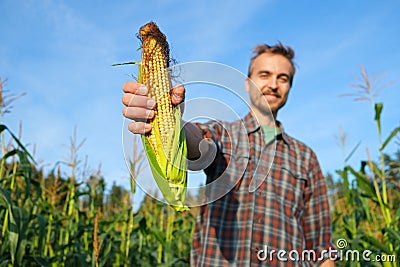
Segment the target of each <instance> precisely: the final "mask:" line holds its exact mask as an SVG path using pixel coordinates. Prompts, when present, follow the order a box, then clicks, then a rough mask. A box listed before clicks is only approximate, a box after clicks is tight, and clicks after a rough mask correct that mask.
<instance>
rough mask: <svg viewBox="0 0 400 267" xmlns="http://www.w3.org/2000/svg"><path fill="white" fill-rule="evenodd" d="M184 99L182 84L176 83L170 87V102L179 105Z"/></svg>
mask: <svg viewBox="0 0 400 267" xmlns="http://www.w3.org/2000/svg"><path fill="white" fill-rule="evenodd" d="M184 99H185V87H183V86H182V85H178V86H175V87H174V88H172V93H171V100H172V104H174V105H179V104H181V103H182V102H183V100H184Z"/></svg>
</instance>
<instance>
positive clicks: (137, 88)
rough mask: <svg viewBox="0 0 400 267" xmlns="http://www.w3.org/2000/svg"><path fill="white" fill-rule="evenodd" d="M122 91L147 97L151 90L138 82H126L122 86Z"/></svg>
mask: <svg viewBox="0 0 400 267" xmlns="http://www.w3.org/2000/svg"><path fill="white" fill-rule="evenodd" d="M122 91H124V92H125V93H130V94H136V95H143V96H147V94H148V93H149V90H148V89H147V87H146V86H144V85H143V84H140V83H137V82H126V83H124V85H123V86H122Z"/></svg>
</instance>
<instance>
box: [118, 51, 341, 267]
mask: <svg viewBox="0 0 400 267" xmlns="http://www.w3.org/2000/svg"><path fill="white" fill-rule="evenodd" d="M254 54H255V55H254V57H253V58H252V59H251V61H250V65H249V71H248V78H247V79H246V81H245V88H246V91H247V92H248V94H249V97H250V112H249V113H248V115H247V116H245V117H244V118H243V119H242V120H238V121H236V122H232V123H225V122H210V123H206V124H191V123H188V124H186V125H185V131H186V135H187V141H188V154H189V158H193V159H197V160H198V158H199V157H200V158H201V157H204V158H207V154H208V153H207V151H211V150H213V149H212V147H216V148H217V149H216V156H215V158H213V160H212V162H211V164H207V166H204V167H206V168H205V172H206V174H207V183H208V184H210V187H209V188H208V189H207V190H206V192H207V193H206V197H208V198H211V199H214V198H215V199H216V200H215V201H211V202H210V201H206V203H208V204H205V205H202V206H201V209H200V214H199V217H198V220H197V224H196V227H195V232H194V238H193V247H192V255H191V265H192V266H310V265H311V264H316V265H319V264H321V265H320V266H324V267H326V266H334V263H333V261H331V260H330V259H329V254H328V253H327V252H328V251H329V249H330V248H332V247H333V246H332V243H331V225H330V224H331V222H330V216H329V205H328V197H327V191H326V186H325V182H324V177H323V175H322V173H321V170H320V167H319V163H318V160H317V158H316V156H315V154H314V152H313V151H312V150H311V149H310V148H309V147H307V146H306V145H305V144H303V143H302V142H300V141H298V140H296V139H294V138H292V137H290V136H289V135H287V134H286V133H285V132H284V130H283V127H282V125H281V123H280V122H278V121H276V118H277V115H278V111H279V110H280V109H281V108H282V107H283V106H284V105H285V103H286V101H287V98H288V95H289V91H290V88H291V86H292V82H293V77H294V74H295V66H294V63H293V58H294V51H293V50H292V49H291V48H290V47H285V46H283V45H282V44H281V43H278V44H277V45H274V46H269V45H258V46H256V47H255V49H254ZM123 91H124V92H125V94H124V96H123V103H124V105H125V106H126V107H125V108H124V110H123V114H124V116H125V117H127V118H130V119H138V118H139V119H142V121H137V122H132V123H131V124H130V125H129V130H130V131H132V132H133V133H137V134H144V133H146V132H148V131H150V129H151V126H150V125H149V124H148V123H145V122H143V119H146V118H151V117H152V116H154V112H153V111H151V109H152V108H153V107H154V105H155V102H154V100H152V99H150V98H148V97H147V89H146V88H145V87H143V86H141V85H139V84H137V83H133V82H127V83H125V84H124V86H123ZM183 99H184V88H183V87H176V88H174V90H173V92H172V102H173V104H175V105H177V104H179V103H181V102H182V101H183ZM203 138H208V139H207V140H212V141H213V142H206V144H209V145H208V147H207V145H206V149H202V153H200V152H199V149H198V147H199V144H200V142H201V141H202V140H203ZM213 144H214V145H213ZM202 145H203V146H204V142H203V144H202ZM214 152H215V151H214ZM214 154H215V153H214ZM218 181H223V182H220V183H218ZM214 182H217V183H214ZM211 185H212V186H211ZM221 192H222V194H221Z"/></svg>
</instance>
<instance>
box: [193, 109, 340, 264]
mask: <svg viewBox="0 0 400 267" xmlns="http://www.w3.org/2000/svg"><path fill="white" fill-rule="evenodd" d="M198 125H199V126H200V128H202V129H203V132H204V135H205V137H208V138H212V139H213V140H214V142H215V143H216V144H217V149H218V150H217V156H216V158H215V160H214V162H213V163H212V164H211V165H210V166H209V167H207V169H205V173H206V174H207V186H206V190H205V191H206V192H205V196H204V201H206V202H204V203H206V204H205V205H202V206H201V208H200V213H199V216H198V218H197V223H196V227H195V232H194V237H193V246H192V253H191V266H213V267H216V266H310V265H311V264H313V262H312V261H310V262H309V261H301V259H302V255H303V254H304V255H305V259H307V255H313V254H307V253H303V251H304V250H312V252H310V253H313V252H315V253H316V254H315V255H316V257H317V258H318V257H319V256H320V253H321V251H322V250H324V249H329V248H330V247H333V246H332V244H331V221H330V214H329V212H330V211H329V205H328V197H327V190H326V186H325V182H324V177H323V175H322V173H321V170H320V166H319V163H318V160H317V158H316V155H315V154H314V152H313V151H312V150H311V149H310V148H309V147H307V146H306V145H305V144H303V143H301V142H299V141H298V140H296V139H294V138H292V137H290V136H288V135H287V134H286V133H284V131H283V129H281V131H280V133H279V134H278V135H277V136H276V138H275V139H274V140H273V141H271V142H270V143H269V144H265V143H264V140H263V137H262V130H261V127H260V126H259V125H258V124H257V122H256V120H255V118H254V117H253V116H252V115H251V113H249V114H248V115H247V116H246V117H245V118H244V119H243V120H238V121H235V122H232V123H225V122H221V121H214V122H209V123H206V124H198ZM231 137H232V138H231ZM215 199H217V200H216V201H213V200H215ZM279 250H284V251H285V252H280V253H284V254H278V251H279ZM304 252H306V251H304ZM296 257H298V258H299V259H300V260H299V261H292V260H291V259H293V258H296ZM325 257H326V255H325ZM285 259H286V261H285Z"/></svg>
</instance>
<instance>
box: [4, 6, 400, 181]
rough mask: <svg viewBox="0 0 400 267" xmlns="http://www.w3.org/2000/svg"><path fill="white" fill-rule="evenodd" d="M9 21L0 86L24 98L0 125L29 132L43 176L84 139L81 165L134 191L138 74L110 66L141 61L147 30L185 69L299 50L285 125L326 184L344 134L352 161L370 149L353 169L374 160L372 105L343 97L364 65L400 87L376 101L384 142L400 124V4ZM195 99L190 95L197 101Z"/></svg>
mask: <svg viewBox="0 0 400 267" xmlns="http://www.w3.org/2000/svg"><path fill="white" fill-rule="evenodd" d="M0 10H1V17H0V34H1V43H0V77H1V78H2V79H5V78H7V79H8V82H7V84H6V86H5V89H6V90H7V91H8V92H9V93H15V94H18V93H21V92H26V95H25V96H24V97H22V98H21V99H20V100H18V102H16V103H15V104H14V108H13V110H12V113H11V114H7V115H6V116H5V117H4V119H3V120H4V121H5V123H6V124H7V125H8V126H9V127H10V128H11V129H12V130H13V131H14V132H18V125H19V123H20V122H22V141H23V143H24V144H27V145H28V148H29V149H30V150H31V151H33V149H34V147H35V158H36V160H37V161H38V162H39V164H40V165H41V166H45V168H46V169H50V168H52V167H53V166H54V164H55V163H56V162H57V161H59V160H63V159H66V158H67V155H68V149H67V147H66V146H65V145H68V144H69V138H70V136H71V135H72V134H73V129H74V127H76V128H77V133H78V138H79V139H84V138H85V139H86V141H85V143H84V146H83V147H82V149H81V151H80V155H81V158H82V160H83V159H84V158H85V156H87V158H88V165H89V166H90V168H91V169H92V170H95V169H97V167H98V165H99V164H101V168H102V174H103V176H104V177H105V178H106V181H107V183H108V185H111V184H112V182H113V181H116V183H117V184H122V185H128V184H129V183H128V173H127V169H126V167H125V162H124V155H123V145H122V133H123V123H124V120H123V118H122V115H121V109H122V104H121V96H122V92H121V86H122V84H123V83H124V82H125V81H127V80H130V79H131V78H130V75H131V74H134V73H135V72H136V67H135V66H124V67H111V64H113V63H119V62H125V61H131V60H138V59H139V58H140V52H139V51H137V48H138V47H139V41H138V40H137V39H136V37H135V34H136V32H137V30H138V28H139V27H140V26H141V25H143V24H145V23H146V22H148V21H150V20H153V21H155V22H156V23H157V24H158V25H159V26H160V28H161V30H162V31H163V32H164V33H165V34H166V35H167V37H168V40H169V42H170V46H171V52H172V56H173V57H174V58H175V59H176V60H177V61H178V62H179V63H184V62H190V61H197V60H201V61H213V62H218V63H222V64H226V65H228V66H231V67H233V68H235V69H237V70H238V71H240V72H246V70H247V66H248V61H249V58H250V56H251V48H252V47H253V46H254V45H255V44H257V43H269V44H273V43H276V42H277V41H278V40H280V41H282V42H283V43H285V44H288V45H290V46H292V47H293V48H294V49H295V51H296V63H297V65H298V70H297V74H296V77H295V81H294V85H293V88H292V90H291V93H290V96H289V101H288V104H287V105H286V106H285V107H284V108H283V109H282V110H281V111H280V114H279V115H278V118H279V120H280V121H282V122H283V125H284V127H285V130H286V131H287V132H288V133H289V134H291V135H293V136H295V137H297V138H298V139H300V140H302V141H304V142H305V143H307V144H308V145H309V146H311V147H312V148H313V149H314V151H315V152H316V153H317V156H318V158H319V160H320V163H321V166H322V169H323V172H324V173H327V172H330V173H333V172H334V170H335V169H337V168H340V167H341V166H342V159H343V157H342V152H341V149H340V148H339V147H338V146H337V144H336V141H335V135H338V134H339V127H340V126H342V127H343V129H344V131H345V132H346V133H347V134H348V136H349V138H348V147H347V149H348V150H350V149H351V147H352V146H354V145H355V144H356V143H357V142H359V141H361V145H360V147H359V149H358V150H357V152H356V153H355V154H354V157H353V160H352V161H350V163H352V164H354V165H355V166H356V167H358V162H359V159H361V158H362V159H365V158H366V152H365V149H366V148H367V147H368V148H369V149H370V150H371V153H372V157H373V158H376V157H377V150H376V147H377V145H376V144H377V134H376V129H375V127H374V122H373V116H374V114H373V109H372V106H371V104H370V103H367V102H354V101H353V100H352V99H351V98H343V97H338V96H339V95H340V94H343V93H349V92H352V91H355V90H354V89H352V88H351V86H350V84H352V83H356V82H357V78H360V77H361V76H360V70H359V66H360V64H362V65H363V66H364V67H365V68H366V70H367V72H368V74H369V75H371V76H374V75H376V76H380V75H382V74H384V73H386V75H387V76H386V78H385V81H391V80H395V81H396V82H395V83H394V84H393V85H392V86H390V87H388V88H386V89H385V90H384V91H382V93H381V94H380V95H379V97H378V98H377V101H379V102H384V104H385V106H384V110H383V123H384V125H383V133H384V136H386V135H387V134H388V133H389V131H390V130H391V129H393V128H394V127H396V126H398V125H399V123H400V109H399V107H398V102H399V99H400V91H399V88H400V85H399V81H398V79H397V77H400V63H399V62H400V53H399V50H398V48H399V45H400V37H399V36H400V23H398V21H399V20H398V14H399V12H400V4H399V2H398V1H282V0H279V1H275V0H272V1H252V0H247V1H177V0H166V1H152V0H149V1H50V0H48V1H41V0H36V1H33V0H26V1H14V0H1V1H0ZM196 90H197V91H196ZM243 90H244V89H243ZM196 92H199V91H198V89H195V88H193V89H191V88H190V87H189V88H188V95H189V96H193V97H194V96H196ZM204 92H207V91H204ZM210 94H212V91H211V92H210ZM218 94H221V93H220V92H219V93H218ZM220 97H222V98H223V95H220ZM196 108H198V107H196V105H194V107H193V109H196ZM193 109H192V112H201V108H198V109H199V110H193ZM187 110H188V111H187V112H191V111H190V107H187ZM395 149H396V146H394V145H392V146H390V147H388V152H390V151H394V150H395ZM193 176H196V175H193Z"/></svg>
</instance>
